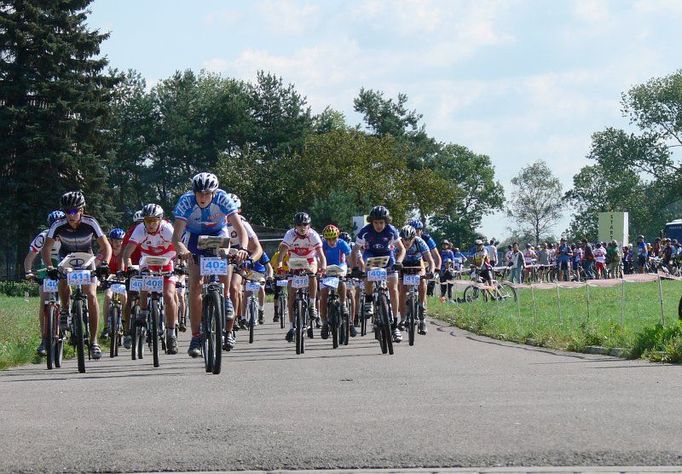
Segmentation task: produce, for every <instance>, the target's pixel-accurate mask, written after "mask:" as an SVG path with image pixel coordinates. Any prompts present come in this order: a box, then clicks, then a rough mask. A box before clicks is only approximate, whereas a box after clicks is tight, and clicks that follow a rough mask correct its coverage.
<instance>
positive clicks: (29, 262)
mask: <svg viewBox="0 0 682 474" xmlns="http://www.w3.org/2000/svg"><path fill="white" fill-rule="evenodd" d="M37 256H38V252H34V251H33V250H31V251H29V252H28V253H27V254H26V257H25V258H24V273H26V274H28V273H31V269H32V268H33V261H34V260H35V259H36V257H37Z"/></svg>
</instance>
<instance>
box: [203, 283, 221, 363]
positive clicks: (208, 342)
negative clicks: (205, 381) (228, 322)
mask: <svg viewBox="0 0 682 474" xmlns="http://www.w3.org/2000/svg"><path fill="white" fill-rule="evenodd" d="M209 298H210V296H209V295H206V296H204V298H203V299H202V309H201V338H202V341H201V353H202V354H203V356H204V368H205V369H206V372H208V373H211V372H213V341H212V337H211V336H212V334H211V321H210V319H211V318H212V317H213V314H212V312H211V311H210V308H209ZM221 346H222V344H221Z"/></svg>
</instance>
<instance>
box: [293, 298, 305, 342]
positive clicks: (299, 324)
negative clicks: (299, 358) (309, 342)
mask: <svg viewBox="0 0 682 474" xmlns="http://www.w3.org/2000/svg"><path fill="white" fill-rule="evenodd" d="M295 311H296V321H295V323H296V354H303V350H304V349H303V347H304V345H303V344H304V343H303V331H304V330H305V328H304V326H303V325H304V322H303V312H304V311H305V305H304V304H303V301H301V300H300V299H299V300H296V308H295Z"/></svg>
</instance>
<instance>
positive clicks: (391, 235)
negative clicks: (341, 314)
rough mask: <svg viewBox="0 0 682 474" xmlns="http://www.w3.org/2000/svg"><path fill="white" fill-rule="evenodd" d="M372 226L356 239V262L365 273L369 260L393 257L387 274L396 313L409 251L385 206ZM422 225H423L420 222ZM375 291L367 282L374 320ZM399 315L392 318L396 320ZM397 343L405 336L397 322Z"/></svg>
mask: <svg viewBox="0 0 682 474" xmlns="http://www.w3.org/2000/svg"><path fill="white" fill-rule="evenodd" d="M367 221H368V222H369V223H368V224H367V225H366V226H365V227H363V228H362V229H360V231H359V232H358V235H357V237H356V238H355V244H356V245H355V246H354V247H353V254H352V258H353V259H354V260H353V261H354V263H355V264H356V265H357V266H358V267H359V268H360V269H362V270H364V269H365V260H366V259H367V258H370V257H389V260H388V266H387V267H386V271H387V273H388V282H387V285H388V295H389V299H390V301H391V309H392V310H393V311H394V313H395V308H397V306H398V302H399V299H398V270H400V269H401V268H402V267H403V257H405V247H404V246H403V243H402V242H401V240H400V235H399V234H398V230H397V229H396V228H395V227H393V226H392V225H391V213H390V212H389V211H388V209H386V208H385V207H384V206H374V207H373V208H372V210H371V211H370V213H369V216H368V217H367ZM420 223H421V222H420ZM373 291H374V288H373V286H372V282H371V281H365V305H364V306H365V307H364V312H365V315H366V316H372V315H373V313H374V308H373V307H372V292H373ZM394 316H395V314H391V315H389V317H391V318H394ZM393 340H394V341H395V342H400V341H402V340H403V336H402V333H401V332H400V329H398V323H397V321H396V320H395V318H394V319H393Z"/></svg>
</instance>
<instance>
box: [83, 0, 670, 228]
mask: <svg viewBox="0 0 682 474" xmlns="http://www.w3.org/2000/svg"><path fill="white" fill-rule="evenodd" d="M90 10H91V12H92V13H91V15H90V17H89V19H88V23H89V25H90V27H92V28H96V29H99V30H100V31H103V32H110V34H111V36H110V38H109V39H108V40H106V41H105V42H104V43H103V44H102V54H104V55H106V56H107V57H108V59H109V62H110V65H111V66H112V67H115V68H118V69H122V70H127V69H135V70H137V71H139V72H140V73H141V74H142V75H143V77H145V79H146V80H147V82H148V84H150V85H153V84H154V83H156V82H157V81H159V80H162V79H164V78H167V77H169V76H170V75H172V74H173V73H174V72H175V71H176V70H184V69H192V70H195V71H199V70H201V69H205V70H207V71H211V72H215V73H220V74H222V75H224V76H226V77H234V78H239V79H244V80H251V79H253V78H255V76H256V73H257V71H259V70H265V71H268V72H272V73H275V74H277V75H280V76H282V78H283V79H284V80H285V81H286V82H289V83H292V84H295V86H296V89H297V91H298V92H299V93H301V94H302V95H304V96H306V97H307V99H308V104H309V105H310V106H311V108H312V111H313V113H319V112H321V111H322V110H324V108H325V107H326V106H331V107H333V108H334V109H337V110H340V111H341V112H343V113H344V114H345V116H346V121H347V122H348V123H349V124H350V125H356V124H358V123H360V122H361V117H360V116H359V115H358V114H357V113H355V112H354V111H353V99H354V98H355V97H357V95H358V93H359V91H360V89H361V88H362V87H364V88H369V89H376V90H380V91H383V92H384V94H385V95H386V97H391V98H396V97H397V95H398V93H405V94H407V96H408V99H409V100H408V104H407V105H408V107H409V108H410V109H415V110H416V111H417V112H419V113H420V114H422V115H423V118H422V123H423V124H424V126H425V127H426V131H427V133H428V134H429V135H430V136H432V137H434V138H436V139H437V140H439V141H442V142H444V143H457V144H460V145H464V146H466V147H468V148H470V149H471V150H473V151H474V152H476V153H481V154H486V155H488V156H490V158H491V161H492V163H493V165H494V167H495V175H496V179H497V180H499V181H500V182H501V183H502V185H503V186H504V187H505V190H506V194H507V196H509V195H510V191H511V183H510V181H511V178H512V177H513V176H514V175H515V174H517V173H518V172H519V171H520V169H521V168H522V167H524V166H526V165H528V164H530V163H532V162H534V161H537V160H545V161H546V162H547V163H548V164H549V166H550V168H551V169H552V171H553V173H554V174H555V175H556V176H557V177H558V178H559V179H560V180H561V182H562V184H563V187H564V190H568V189H570V187H571V184H572V178H573V176H574V175H575V174H576V173H577V172H578V171H579V170H580V168H582V167H583V166H585V165H586V164H588V163H589V160H588V159H587V158H586V156H587V154H588V153H589V148H590V143H591V135H592V133H594V132H598V131H600V130H603V129H604V128H605V127H609V126H611V127H618V128H625V129H628V130H632V129H631V128H630V125H629V124H628V120H627V119H626V118H624V117H623V115H622V112H621V104H620V100H621V94H622V93H623V92H626V91H627V90H629V89H630V88H631V87H633V86H635V85H638V84H641V83H644V82H646V81H648V80H649V79H651V78H653V77H661V76H666V75H669V74H672V73H674V72H675V71H676V70H678V69H680V68H682V61H681V59H682V54H681V53H680V50H679V45H680V44H682V29H681V28H680V27H679V25H680V23H681V22H682V0H632V1H625V0H612V1H611V0H582V1H578V0H576V1H556V0H537V1H520V0H504V1H489V0H475V1H469V0H419V1H417V0H404V1H398V0H365V1H350V0H343V1H338V0H325V1H317V2H314V1H294V0H281V1H275V0H252V1H228V0H203V1H196V0H192V1H190V0H95V1H94V2H93V3H92V4H91V6H90ZM596 179H598V177H597V178H596ZM569 217H570V216H569V215H568V213H567V214H566V215H565V216H564V217H563V218H562V220H561V221H560V222H559V223H558V224H557V226H556V227H555V228H554V231H555V234H556V235H559V234H560V233H561V232H562V231H563V230H565V229H566V227H567V226H568V223H569V220H570V219H569ZM509 225H510V223H509V222H507V219H506V217H505V216H504V214H503V213H497V214H495V215H492V216H488V217H486V218H484V221H483V223H482V229H481V230H482V232H483V233H484V234H486V235H487V236H488V237H490V236H495V237H496V238H498V239H500V240H502V239H503V238H504V237H505V236H507V235H508V234H509V232H508V231H507V227H508V226H509Z"/></svg>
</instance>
